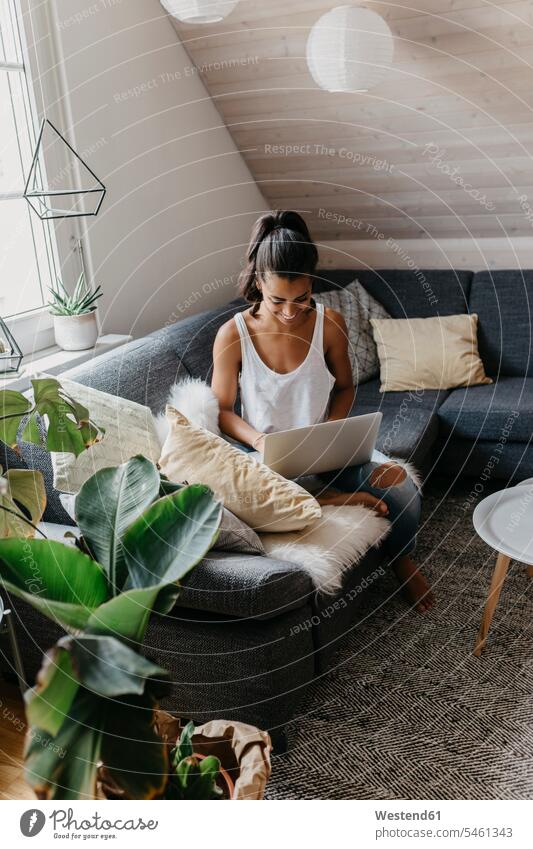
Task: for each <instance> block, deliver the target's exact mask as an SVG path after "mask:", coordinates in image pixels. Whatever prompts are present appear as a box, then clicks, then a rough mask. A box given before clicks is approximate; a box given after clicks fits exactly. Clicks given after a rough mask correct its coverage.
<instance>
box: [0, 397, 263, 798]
mask: <svg viewBox="0 0 533 849" xmlns="http://www.w3.org/2000/svg"><path fill="white" fill-rule="evenodd" d="M35 383H37V386H36V387H34V390H35V391H36V398H37V399H38V405H39V410H40V411H41V413H43V412H44V410H45V406H43V399H42V392H43V387H40V386H39V385H38V383H39V382H38V381H35ZM52 383H53V384H56V386H50V387H48V393H49V399H52V398H53V399H56V398H57V397H59V398H60V399H61V400H62V401H63V403H65V401H64V400H63V398H62V396H61V388H60V387H59V388H58V384H57V381H54V380H52ZM7 392H9V390H7ZM15 394H18V393H13V395H15ZM65 397H67V396H65ZM22 398H24V396H22ZM19 400H20V399H19ZM15 401H16V399H15V398H14V397H11V396H8V398H7V399H6V394H5V392H4V393H0V428H3V429H2V430H0V438H3V437H7V439H4V441H7V442H8V444H10V445H13V443H14V438H15V437H16V433H17V431H18V429H19V427H20V426H21V417H22V416H23V415H24V414H29V415H30V418H31V417H34V416H35V415H36V407H37V403H36V407H33V406H32V405H31V403H29V402H27V399H24V401H25V402H26V404H27V405H28V406H27V407H26V408H23V404H22V402H21V403H20V404H19V405H18V406H17V405H16V403H15ZM6 411H11V414H10V415H5V413H6ZM46 411H47V413H46V414H47V420H48V423H49V433H48V436H47V445H48V444H53V445H55V444H56V443H55V441H54V439H55V437H54V435H53V431H54V430H55V428H56V424H57V420H56V412H57V411H56V409H55V404H53V403H50V404H49V406H48V407H46ZM2 412H3V413H4V415H3V416H2ZM75 414H76V415H75V416H74V414H73V413H72V412H71V414H70V417H69V422H71V424H72V427H73V428H74V429H76V428H80V429H81V430H83V431H84V436H85V438H86V439H87V438H88V437H89V435H90V436H91V438H92V439H93V441H94V439H95V438H97V435H98V430H97V429H96V426H95V425H92V423H91V424H90V428H91V430H90V432H89V431H86V430H85V429H86V428H87V427H89V424H88V423H89V415H88V411H87V410H85V409H84V408H82V407H81V406H77V407H76V408H75ZM76 416H77V417H78V418H76ZM73 418H76V421H75V422H74V421H72V419H73ZM17 420H18V421H17ZM29 427H30V425H29V424H26V426H25V429H24V434H26V436H33V437H34V439H36V438H37V434H36V433H35V432H34V426H32V427H31V431H28V433H26V430H27V429H28V428H29ZM61 439H62V440H63V441H62V442H61V443H60V444H61V447H60V448H59V449H53V450H68V449H66V448H65V443H64V439H65V437H64V434H63V430H62V429H61ZM71 439H72V440H74V435H73V434H71ZM75 447H76V448H77V449H78V448H79V447H80V446H79V444H78V443H75ZM71 450H73V449H71ZM23 471H26V470H23ZM8 474H12V472H11V473H8ZM29 474H34V475H39V473H38V472H37V473H36V472H30V473H29ZM28 482H29V481H28ZM29 483H30V485H31V482H29ZM22 504H23V506H25V505H24V503H23V502H22ZM0 506H1V505H0ZM13 506H15V508H16V509H17V510H18V506H17V499H16V498H15V499H13V500H12V504H11V503H10V504H9V505H8V506H7V509H8V510H9V511H11V510H12V507H13ZM42 510H44V506H43V503H42V492H40V502H39V509H38V510H36V511H34V512H33V513H32V514H31V516H32V519H34V520H37V521H38V519H39V518H40V514H42ZM221 512H222V507H221V504H220V503H219V502H217V501H215V499H214V498H213V495H212V493H211V491H210V490H209V489H207V487H205V486H202V485H193V486H182V485H180V484H174V483H171V482H170V481H168V480H166V479H165V478H164V476H161V475H160V473H159V471H158V469H157V468H156V466H155V465H154V464H153V463H152V462H150V461H149V460H147V459H146V458H145V457H142V456H138V457H134V458H132V459H131V460H129V461H128V462H127V463H124V464H122V465H121V466H117V467H111V468H105V469H101V470H99V471H98V472H96V473H95V474H94V475H93V476H92V477H91V478H89V480H87V481H86V483H85V484H84V485H83V487H82V489H81V490H80V492H79V494H78V496H77V497H76V505H75V513H76V520H77V522H78V526H79V528H80V530H81V533H82V536H81V537H80V538H79V539H77V540H76V543H75V545H72V542H69V543H67V542H65V543H62V542H57V541H53V540H48V539H46V538H45V539H42V538H40V539H28V538H26V539H24V538H21V537H22V534H17V535H15V536H13V534H8V535H6V536H5V538H4V539H0V581H1V582H2V583H3V586H4V587H5V589H6V590H7V592H9V593H11V594H12V595H15V596H17V597H19V598H21V599H22V600H23V601H25V602H27V603H29V604H31V605H32V606H33V607H34V608H35V609H37V610H38V611H40V612H41V613H42V614H44V615H45V616H47V617H48V618H50V619H52V620H53V621H55V622H56V623H58V624H59V625H61V626H62V627H63V629H64V630H65V631H66V635H65V636H64V637H62V638H61V639H59V640H58V642H57V643H56V645H55V646H54V647H53V648H52V649H51V650H50V651H49V652H47V655H46V656H45V660H44V663H43V666H42V668H41V671H40V673H39V675H38V679H37V684H36V687H35V688H34V689H33V690H31V691H29V692H28V694H27V697H26V715H27V719H28V725H29V727H30V731H29V734H28V742H27V749H26V777H27V780H28V782H29V783H30V784H31V786H32V787H33V788H34V790H35V793H36V795H37V796H38V797H39V798H42V799H86V798H95V797H96V795H97V789H98V786H100V787H101V788H102V787H103V788H105V790H106V795H108V796H110V797H112V798H130V799H137V798H140V799H149V798H159V799H163V798H174V799H179V798H203V799H216V798H220V795H221V794H220V791H219V787H221V786H222V787H223V788H225V796H223V798H224V797H225V798H233V793H234V791H233V789H232V787H231V780H230V782H227V781H225V780H224V779H225V778H226V777H227V771H226V772H225V771H224V769H223V767H221V763H220V758H218V757H217V754H216V753H215V752H214V751H206V749H205V742H204V740H203V737H202V738H198V736H197V735H198V732H199V731H201V730H202V729H194V728H193V726H192V725H189V726H188V727H187V728H186V729H185V730H184V731H183V732H182V734H181V735H178V734H177V733H176V734H174V737H173V739H172V740H170V738H169V737H168V735H167V734H166V733H165V730H164V727H163V726H164V717H165V716H166V717H167V725H166V727H167V729H168V727H169V726H168V722H171V723H173V725H171V727H172V728H173V729H175V724H176V722H177V720H176V719H175V718H173V717H170V715H166V714H163V713H161V712H159V711H158V704H159V699H160V698H161V697H162V696H163V695H164V694H165V693H166V691H167V688H168V681H167V678H168V674H167V672H166V670H165V669H162V668H161V667H159V666H157V665H156V664H154V663H152V662H151V661H150V660H149V659H148V658H147V657H145V656H144V654H143V653H142V643H143V639H144V635H145V632H146V629H147V626H148V622H149V619H150V615H151V613H152V612H158V613H163V614H165V613H168V612H169V611H170V610H171V609H172V607H173V606H174V604H175V602H176V599H177V597H178V595H179V592H180V585H179V582H180V580H181V579H182V578H183V577H184V576H185V575H186V574H188V572H190V571H191V569H193V568H194V567H195V566H196V564H197V563H198V562H199V561H200V560H201V559H202V557H203V556H204V554H205V553H206V552H207V551H208V550H209V548H211V546H212V545H213V543H214V541H215V539H216V536H217V535H218V527H219V524H220V518H221ZM17 522H18V527H19V528H20V520H19V517H18V516H17ZM26 524H27V525H29V526H30V527H32V528H33V526H32V522H31V521H30V520H28V519H27V520H26ZM16 527H17V525H15V528H16ZM36 574H37V575H38V580H36V579H35V575H36ZM225 724H226V725H228V726H229V725H231V726H233V725H239V724H238V723H233V724H232V723H229V724H228V723H225ZM208 725H210V723H208V724H207V726H208ZM207 726H204V728H207ZM178 727H179V725H178ZM242 728H243V729H249V731H245V738H244V739H245V744H243V741H242V740H241V741H240V742H239V741H237V745H235V746H230V749H229V750H228V749H226V750H225V751H222V750H220V754H221V755H222V758H225V756H226V751H228V757H229V761H230V769H237V771H238V772H242V775H243V778H244V776H245V775H246V772H245V770H243V769H240V767H241V765H243V764H244V760H243V758H244V757H246V758H247V760H248V764H249V766H251V767H253V769H254V770H255V773H257V771H258V770H257V764H258V763H259V762H260V761H259V759H258V758H257V757H256V758H253V756H252V751H251V748H252V745H256V746H260V747H261V752H263V751H264V752H266V755H265V759H264V763H265V766H264V768H262V769H261V770H259V772H261V776H262V778H261V780H260V782H259V785H258V786H261V787H263V786H264V783H265V782H266V777H268V774H269V771H270V770H269V759H268V754H269V751H270V748H269V746H270V740H269V738H268V735H267V734H265V733H264V732H260V731H258V729H253V728H251V727H250V726H242ZM246 735H247V736H246ZM257 735H259V736H257ZM219 736H220V735H219ZM178 737H179V739H178ZM191 740H193V741H194V740H197V742H198V747H199V749H200V751H195V752H192V751H191V745H192V743H191ZM213 743H214V744H215V745H216V744H217V741H216V740H213ZM249 744H250V745H249ZM262 757H263V756H262V755H261V759H262ZM235 764H237V766H235ZM248 774H251V773H250V769H248ZM264 776H266V777H264ZM261 782H262V783H261ZM241 784H242V782H241ZM244 791H245V787H244V789H243V793H242V794H241V796H238V795H237V796H235V798H248V797H247V796H246V795H243V794H244Z"/></svg>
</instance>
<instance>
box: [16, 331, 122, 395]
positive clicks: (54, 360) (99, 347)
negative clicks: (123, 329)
mask: <svg viewBox="0 0 533 849" xmlns="http://www.w3.org/2000/svg"><path fill="white" fill-rule="evenodd" d="M132 339H133V337H132V336H128V335H126V334H121V333H107V334H105V335H104V336H100V338H99V339H98V341H97V343H96V345H95V346H94V348H88V349H87V350H86V351H63V350H62V349H61V348H59V347H58V346H57V345H54V346H53V347H51V348H46V349H45V350H44V351H38V352H37V353H35V354H33V355H32V356H28V357H24V359H23V361H22V364H21V368H20V370H19V371H18V372H17V373H16V374H14V375H2V374H0V389H15V390H17V391H18V392H24V391H25V390H26V389H28V388H29V386H30V378H31V377H32V376H33V375H35V374H37V373H38V372H45V373H46V374H60V373H61V372H63V371H66V370H67V369H70V368H74V366H78V365H81V363H85V362H87V361H88V360H92V359H93V358H94V357H98V356H99V355H100V354H105V353H106V352H107V351H111V350H112V349H113V348H119V347H120V346H121V345H125V344H126V343H127V342H131V340H132Z"/></svg>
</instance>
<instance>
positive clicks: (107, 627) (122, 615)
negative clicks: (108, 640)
mask: <svg viewBox="0 0 533 849" xmlns="http://www.w3.org/2000/svg"><path fill="white" fill-rule="evenodd" d="M178 593H179V588H178V587H176V586H174V585H170V586H169V587H168V588H167V587H163V588H160V587H147V588H146V589H144V588H141V589H134V590H126V591H124V592H122V593H120V595H117V596H115V597H114V598H112V599H110V600H109V601H106V602H105V603H104V604H101V605H100V607H98V608H97V609H96V610H95V611H94V612H93V613H92V614H91V616H90V618H89V621H88V622H87V630H88V631H89V632H90V633H91V634H107V635H110V636H113V637H119V638H121V639H123V640H129V641H131V642H133V643H140V642H142V640H143V639H144V635H145V633H146V628H147V627H148V621H149V619H150V615H151V613H152V611H153V610H157V611H158V612H159V613H168V611H169V610H171V609H172V607H173V606H174V604H175V601H176V598H177V595H178Z"/></svg>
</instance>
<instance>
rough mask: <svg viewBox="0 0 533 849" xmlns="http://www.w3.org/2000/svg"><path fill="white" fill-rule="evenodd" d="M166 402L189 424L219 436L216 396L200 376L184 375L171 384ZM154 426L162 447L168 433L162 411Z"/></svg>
mask: <svg viewBox="0 0 533 849" xmlns="http://www.w3.org/2000/svg"><path fill="white" fill-rule="evenodd" d="M167 404H169V405H170V406H171V407H174V409H175V410H179V411H180V413H181V414H182V415H183V416H185V418H186V419H189V421H190V422H191V424H194V425H196V426H197V427H203V428H204V430H209V431H211V433H216V435H217V436H220V429H219V427H218V412H219V411H218V398H217V396H216V395H215V393H214V392H213V390H212V389H211V387H210V386H208V385H207V383H204V381H203V380H202V379H201V378H199V377H186V378H185V379H184V380H180V381H178V382H177V383H175V384H174V385H173V386H171V388H170V391H169V393H168V398H167ZM155 426H156V430H157V435H158V437H159V441H160V443H161V447H162V446H163V444H164V442H165V439H166V438H167V434H168V422H167V420H166V418H165V414H164V413H160V414H159V415H158V416H156V418H155Z"/></svg>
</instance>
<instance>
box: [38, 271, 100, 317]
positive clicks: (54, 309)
mask: <svg viewBox="0 0 533 849" xmlns="http://www.w3.org/2000/svg"><path fill="white" fill-rule="evenodd" d="M57 285H58V288H57V289H52V288H51V287H49V289H48V291H49V292H50V294H51V296H52V300H51V301H49V302H48V306H49V307H50V312H51V313H52V315H85V313H88V312H93V311H94V310H95V309H96V307H97V304H96V301H97V300H98V298H101V297H102V295H103V292H102V291H101V288H102V287H101V286H97V287H96V289H95V290H94V292H91V290H90V289H89V287H88V286H87V283H86V282H85V274H84V272H83V271H82V272H81V274H80V276H79V277H78V282H77V283H76V287H75V289H74V292H73V293H72V295H69V293H68V292H67V290H66V289H65V286H64V284H63V281H62V280H61V279H60V278H59V277H58V278H57Z"/></svg>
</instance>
